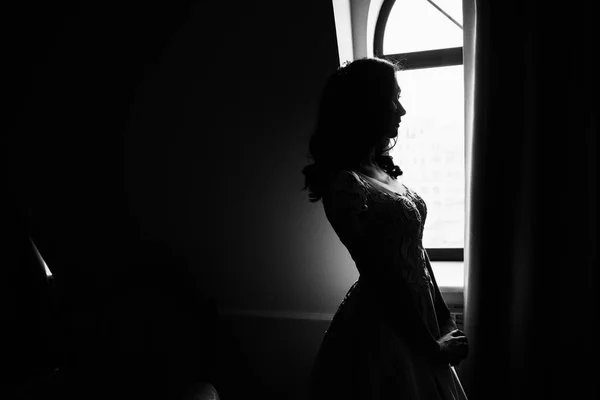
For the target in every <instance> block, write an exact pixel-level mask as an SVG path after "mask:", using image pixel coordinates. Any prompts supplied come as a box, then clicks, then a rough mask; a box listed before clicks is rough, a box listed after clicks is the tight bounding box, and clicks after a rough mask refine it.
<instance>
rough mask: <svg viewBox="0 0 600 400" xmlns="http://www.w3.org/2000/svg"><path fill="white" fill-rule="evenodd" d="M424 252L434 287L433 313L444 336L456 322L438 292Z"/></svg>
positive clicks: (455, 327)
mask: <svg viewBox="0 0 600 400" xmlns="http://www.w3.org/2000/svg"><path fill="white" fill-rule="evenodd" d="M425 254H426V257H425V261H426V264H427V269H428V271H429V275H430V276H431V280H432V281H433V286H434V288H435V292H434V303H433V305H434V307H435V314H436V316H437V321H438V326H439V327H440V333H441V334H442V336H444V335H446V334H448V333H450V332H451V331H453V330H455V329H457V326H456V322H455V321H454V319H453V318H452V314H451V313H450V310H449V309H448V305H447V304H446V302H445V301H444V298H443V297H442V293H441V292H440V288H439V287H438V284H437V281H436V280H435V275H434V274H433V268H431V261H430V260H429V256H428V255H427V252H426V253H425Z"/></svg>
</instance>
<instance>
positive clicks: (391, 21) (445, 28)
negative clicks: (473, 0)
mask: <svg viewBox="0 0 600 400" xmlns="http://www.w3.org/2000/svg"><path fill="white" fill-rule="evenodd" d="M433 2H434V3H435V4H436V5H438V6H439V7H440V8H441V9H442V10H444V11H445V12H446V13H447V14H448V15H450V17H452V18H453V19H454V20H455V21H456V22H458V24H459V25H461V26H462V1H461V0H433ZM462 45H463V31H462V29H461V28H460V27H459V26H457V25H456V24H455V23H454V22H452V21H451V20H450V19H449V18H448V17H447V16H445V15H444V14H443V13H442V12H440V11H439V10H438V9H436V8H435V7H434V6H433V5H432V4H431V3H430V2H428V1H427V0H396V2H395V3H394V7H393V8H392V10H391V12H390V16H389V18H388V22H387V24H386V27H385V33H384V35H383V54H398V53H410V52H413V51H424V50H436V49H447V48H450V47H461V46H462Z"/></svg>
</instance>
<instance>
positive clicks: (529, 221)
mask: <svg viewBox="0 0 600 400" xmlns="http://www.w3.org/2000/svg"><path fill="white" fill-rule="evenodd" d="M553 4H556V5H553ZM592 15H593V14H592V5H591V2H588V3H584V2H570V3H545V2H544V3H542V2H504V1H502V2H500V1H498V2H490V1H485V0H481V1H479V0H465V1H464V21H465V22H464V24H465V44H464V48H465V51H464V57H465V60H464V64H465V78H466V79H465V82H466V85H465V86H466V125H465V126H466V131H467V138H466V139H467V140H466V155H467V157H466V160H467V168H466V169H467V206H466V211H467V232H466V237H465V243H466V252H465V254H466V255H465V257H466V258H465V265H466V268H465V330H466V333H467V336H468V338H469V343H470V354H469V357H468V359H467V360H465V361H464V362H463V363H462V364H461V366H460V369H459V374H460V376H461V380H462V381H463V384H464V386H465V390H466V392H467V395H468V396H469V398H470V399H495V398H499V399H531V398H543V399H554V398H557V399H558V398H561V399H562V398H569V399H588V398H597V393H596V392H597V384H596V382H595V381H596V376H595V375H596V374H595V372H596V371H597V370H598V367H597V363H598V361H597V358H596V355H597V350H596V348H597V344H596V340H595V338H594V336H595V334H596V331H595V329H594V328H595V326H596V321H597V306H596V294H597V284H596V136H595V135H596V130H595V125H596V114H595V110H596V106H595V104H594V98H595V97H596V92H595V91H594V87H595V83H596V82H595V79H596V76H595V71H596V69H595V66H594V64H593V63H594V60H593V57H594V52H595V51H596V48H597V46H596V43H594V40H595V39H593V38H594V33H595V32H592V30H593V28H592V18H591V16H592Z"/></svg>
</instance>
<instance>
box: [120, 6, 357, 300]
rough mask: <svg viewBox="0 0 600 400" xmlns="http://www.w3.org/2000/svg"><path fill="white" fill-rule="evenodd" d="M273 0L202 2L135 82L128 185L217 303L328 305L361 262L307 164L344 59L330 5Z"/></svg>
mask: <svg viewBox="0 0 600 400" xmlns="http://www.w3.org/2000/svg"><path fill="white" fill-rule="evenodd" d="M277 4H278V3H276V2H261V3H260V4H252V5H250V4H248V3H246V4H244V3H241V4H240V5H239V6H237V7H235V8H231V7H230V6H227V5H220V6H219V5H212V6H207V5H205V4H202V5H201V6H200V5H198V6H195V7H194V8H193V10H192V13H191V15H190V17H189V21H188V23H187V24H186V25H185V26H184V27H182V28H181V30H180V31H179V32H178V33H177V35H176V36H175V37H173V40H172V43H171V45H170V46H169V48H168V49H167V50H166V51H165V55H164V57H163V59H162V60H161V64H160V65H159V66H158V67H157V68H156V69H155V70H154V71H153V72H152V73H151V74H149V75H148V77H147V78H146V79H145V82H144V84H143V87H142V88H141V89H140V90H139V94H138V98H137V100H136V109H135V111H134V118H133V119H132V120H131V121H130V124H129V129H128V132H127V147H126V151H127V154H126V160H127V185H126V187H127V190H128V194H129V199H130V207H131V211H132V213H133V214H134V215H135V216H136V217H137V218H139V220H140V222H141V224H142V225H143V229H144V230H145V231H147V232H149V233H150V235H151V236H152V237H153V238H154V239H156V240H160V241H165V242H167V243H169V245H170V246H171V247H172V248H173V249H174V251H177V252H179V253H181V254H182V255H184V256H185V258H186V260H187V261H188V263H189V265H190V266H191V268H192V270H193V272H194V273H195V274H196V276H197V279H198V285H200V286H202V287H203V288H204V289H205V290H207V291H210V292H212V294H213V295H214V296H215V297H216V298H217V302H218V304H219V306H221V307H225V308H242V309H269V310H295V311H309V312H332V311H334V309H335V307H337V303H338V301H339V300H340V299H341V296H342V295H343V292H344V290H345V289H346V288H347V287H349V286H350V284H351V283H352V280H353V279H354V278H355V277H356V274H355V273H354V272H353V271H352V265H351V264H350V259H349V257H348V256H347V255H345V254H344V249H343V248H341V245H340V244H338V243H337V242H336V239H335V237H334V236H333V232H332V231H331V229H330V228H329V226H327V224H326V221H325V220H324V215H323V212H322V206H321V205H320V204H316V205H313V204H309V203H308V200H307V196H306V192H302V191H300V189H301V188H302V187H303V179H302V175H301V173H300V170H301V168H302V167H303V166H304V165H305V164H306V163H307V160H306V152H307V143H308V135H309V134H310V133H311V129H312V127H313V121H314V118H315V112H316V107H317V101H318V94H319V92H320V89H321V87H322V85H323V83H324V80H325V79H326V77H327V75H328V74H329V73H330V72H332V71H333V70H334V69H335V68H336V67H337V64H338V60H337V49H336V39H335V31H334V25H333V15H332V10H331V4H329V3H327V2H307V3H306V4H304V3H303V6H302V7H298V8H295V7H292V6H288V7H286V8H281V7H280V6H277ZM215 20H219V21H222V24H219V25H216V24H215V23H214V21H215ZM209 21H210V22H211V23H208V22H209ZM308 26H310V27H311V28H310V29H307V27H308Z"/></svg>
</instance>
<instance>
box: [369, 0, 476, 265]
mask: <svg viewBox="0 0 600 400" xmlns="http://www.w3.org/2000/svg"><path fill="white" fill-rule="evenodd" d="M462 44H463V32H462V1H461V0H385V1H384V2H383V4H382V7H381V12H380V14H379V17H378V20H377V24H376V28H375V37H374V43H373V49H374V53H375V55H376V56H377V57H381V58H386V59H389V60H392V61H394V62H396V63H399V64H400V65H401V66H402V71H400V72H398V74H397V77H398V83H399V85H400V88H401V89H402V98H401V102H402V105H403V106H404V108H405V109H406V116H405V117H403V120H402V123H401V125H400V129H399V131H398V142H397V144H396V146H395V147H394V149H392V151H391V152H390V155H391V156H392V157H394V161H395V162H396V163H397V164H398V165H400V166H401V168H402V170H403V171H404V175H403V178H404V182H405V183H406V185H407V186H409V187H412V188H413V189H415V190H416V191H417V192H418V193H420V194H421V196H422V197H423V198H424V199H425V201H426V203H427V206H428V216H427V221H426V224H425V232H424V235H423V244H424V245H425V247H426V248H427V249H428V253H429V255H430V257H431V259H432V260H433V261H463V257H464V256H463V249H464V225H465V215H464V203H465V201H464V200H465V167H464V102H463V95H464V84H463V66H462Z"/></svg>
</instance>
